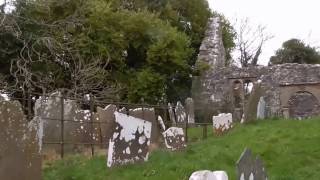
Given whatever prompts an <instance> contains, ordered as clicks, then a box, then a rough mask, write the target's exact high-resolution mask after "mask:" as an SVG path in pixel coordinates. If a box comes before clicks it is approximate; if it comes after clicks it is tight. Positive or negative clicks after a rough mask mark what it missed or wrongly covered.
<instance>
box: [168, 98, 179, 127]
mask: <svg viewBox="0 0 320 180" xmlns="http://www.w3.org/2000/svg"><path fill="white" fill-rule="evenodd" d="M168 112H169V117H170V120H171V123H172V125H173V126H175V125H176V124H177V121H176V116H175V115H174V110H173V107H172V105H171V103H168Z"/></svg>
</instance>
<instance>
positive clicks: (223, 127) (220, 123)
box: [212, 113, 233, 135]
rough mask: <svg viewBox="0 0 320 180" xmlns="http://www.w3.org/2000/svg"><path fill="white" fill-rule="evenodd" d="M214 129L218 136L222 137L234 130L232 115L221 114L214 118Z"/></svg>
mask: <svg viewBox="0 0 320 180" xmlns="http://www.w3.org/2000/svg"><path fill="white" fill-rule="evenodd" d="M212 121H213V129H214V132H215V134H216V135H221V134H223V133H224V132H226V131H228V130H229V129H231V128H232V123H233V121H232V114H231V113H228V114H224V113H222V114H219V115H218V116H213V117H212Z"/></svg>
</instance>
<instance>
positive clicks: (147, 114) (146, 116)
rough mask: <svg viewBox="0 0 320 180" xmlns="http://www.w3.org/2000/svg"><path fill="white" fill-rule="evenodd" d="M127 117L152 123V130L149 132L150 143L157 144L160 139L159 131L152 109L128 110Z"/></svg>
mask: <svg viewBox="0 0 320 180" xmlns="http://www.w3.org/2000/svg"><path fill="white" fill-rule="evenodd" d="M129 115H130V116H133V117H136V118H140V119H143V120H146V121H148V122H151V123H152V130H151V143H152V144H157V143H158V142H159V138H160V135H161V134H160V130H159V123H158V121H157V119H156V113H155V110H154V108H137V109H130V110H129Z"/></svg>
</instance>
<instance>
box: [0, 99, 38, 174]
mask: <svg viewBox="0 0 320 180" xmlns="http://www.w3.org/2000/svg"><path fill="white" fill-rule="evenodd" d="M27 122H28V121H27V120H26V119H25V116H24V114H23V111H22V108H21V105H20V103H19V102H17V101H14V102H10V101H1V102H0V140H1V145H0V157H1V159H0V179H3V180H30V179H32V180H40V179H41V155H40V152H39V151H40V147H39V144H40V143H39V142H40V139H39V138H41V137H42V135H41V134H40V133H41V131H38V129H41V127H40V126H41V125H40V124H38V121H31V123H29V124H28V123H27Z"/></svg>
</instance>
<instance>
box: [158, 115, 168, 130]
mask: <svg viewBox="0 0 320 180" xmlns="http://www.w3.org/2000/svg"><path fill="white" fill-rule="evenodd" d="M158 122H159V124H160V127H161V129H162V131H165V130H166V125H165V124H164V122H163V119H162V118H161V116H158Z"/></svg>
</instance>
